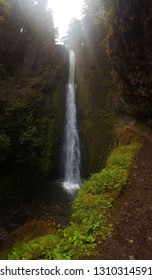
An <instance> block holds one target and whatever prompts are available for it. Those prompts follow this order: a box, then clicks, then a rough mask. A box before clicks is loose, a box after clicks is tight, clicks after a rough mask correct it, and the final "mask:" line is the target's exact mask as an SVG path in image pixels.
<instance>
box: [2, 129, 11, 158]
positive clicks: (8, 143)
mask: <svg viewBox="0 0 152 280" xmlns="http://www.w3.org/2000/svg"><path fill="white" fill-rule="evenodd" d="M10 146H11V141H10V138H9V137H8V136H7V135H6V134H5V133H0V161H4V160H5V159H6V158H7V155H8V153H9V149H10Z"/></svg>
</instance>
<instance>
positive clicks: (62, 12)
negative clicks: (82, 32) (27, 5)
mask: <svg viewBox="0 0 152 280" xmlns="http://www.w3.org/2000/svg"><path fill="white" fill-rule="evenodd" d="M48 6H49V7H50V8H51V9H52V10H53V17H54V23H55V27H58V30H59V37H60V38H62V37H63V36H65V35H66V31H67V27H68V25H69V23H70V21H71V19H72V18H73V17H75V18H78V19H79V18H80V17H81V10H82V6H83V0H48Z"/></svg>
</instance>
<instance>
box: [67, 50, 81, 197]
mask: <svg viewBox="0 0 152 280" xmlns="http://www.w3.org/2000/svg"><path fill="white" fill-rule="evenodd" d="M74 75H75V54H74V52H73V51H70V73H69V83H68V85H67V92H66V124H65V141H64V142H65V143H64V159H65V166H64V168H65V172H64V173H65V174H64V184H63V186H64V188H65V189H66V190H67V191H69V192H73V191H74V190H76V189H79V185H80V144H79V135H78V130H77V119H76V103H75V92H76V86H75V83H74Z"/></svg>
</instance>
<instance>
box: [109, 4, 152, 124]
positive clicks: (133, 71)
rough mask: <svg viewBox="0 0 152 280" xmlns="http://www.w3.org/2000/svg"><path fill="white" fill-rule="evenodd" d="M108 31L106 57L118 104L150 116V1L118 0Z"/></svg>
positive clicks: (147, 116) (151, 31) (151, 34)
mask: <svg viewBox="0 0 152 280" xmlns="http://www.w3.org/2000/svg"><path fill="white" fill-rule="evenodd" d="M113 19H114V21H113V23H111V24H112V25H113V26H112V29H111V31H110V32H109V56H110V60H111V62H112V64H113V66H114V69H115V70H116V72H117V73H118V77H117V78H116V79H117V83H118V84H119V91H120V93H121V97H122V99H121V100H122V103H121V104H120V107H121V108H122V105H123V110H127V111H128V112H130V113H132V114H134V115H136V116H138V117H142V118H146V119H147V120H148V121H150V120H151V116H152V107H151V104H152V88H151V84H152V65H151V58H152V3H151V1H148V0H145V1H144V0H142V1H139V0H138V1H135V0H127V1H120V0H119V1H118V5H117V7H116V9H115V14H114V18H113Z"/></svg>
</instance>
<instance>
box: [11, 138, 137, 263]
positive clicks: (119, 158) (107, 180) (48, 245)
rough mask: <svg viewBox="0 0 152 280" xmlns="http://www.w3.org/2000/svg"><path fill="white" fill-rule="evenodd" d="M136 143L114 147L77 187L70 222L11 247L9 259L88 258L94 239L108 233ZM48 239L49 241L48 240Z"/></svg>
mask: <svg viewBox="0 0 152 280" xmlns="http://www.w3.org/2000/svg"><path fill="white" fill-rule="evenodd" d="M140 147H141V144H140V143H133V144H130V145H126V146H119V147H117V148H115V149H114V150H113V151H112V153H111V155H110V156H109V158H108V161H107V166H106V168H105V169H103V170H102V171H101V172H100V173H97V174H94V175H92V176H91V177H90V179H89V180H88V181H86V182H84V184H83V185H82V187H81V190H80V191H79V193H78V195H77V197H76V199H75V201H74V204H73V214H72V217H71V224H70V226H69V227H67V228H66V229H64V230H60V229H59V230H58V233H57V235H56V236H52V235H48V236H45V237H43V238H38V239H35V240H32V241H30V242H27V243H24V244H22V245H20V246H16V247H14V249H13V250H12V251H11V252H10V254H9V256H8V258H9V259H52V260H54V259H58V260H59V259H65V260H69V259H84V258H87V257H89V255H90V252H91V250H93V249H94V248H95V247H96V246H97V244H98V240H99V239H100V242H101V240H103V241H104V240H105V239H107V238H108V237H109V236H111V234H112V231H113V226H112V225H111V224H109V223H108V218H109V217H110V213H111V207H112V204H113V201H114V200H115V199H116V197H117V196H118V194H119V193H120V191H121V190H122V188H123V187H124V186H125V185H126V182H127V179H128V174H129V170H130V167H131V164H132V162H133V159H134V156H135V155H136V153H137V151H138V150H139V149H140ZM50 241H51V242H50Z"/></svg>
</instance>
